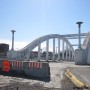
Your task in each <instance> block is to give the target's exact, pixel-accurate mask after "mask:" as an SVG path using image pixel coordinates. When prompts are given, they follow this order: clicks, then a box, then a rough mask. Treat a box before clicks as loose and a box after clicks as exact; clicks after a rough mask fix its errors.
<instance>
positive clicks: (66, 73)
mask: <svg viewBox="0 0 90 90" xmlns="http://www.w3.org/2000/svg"><path fill="white" fill-rule="evenodd" d="M65 75H66V76H67V77H68V78H69V79H70V80H71V82H72V83H73V84H74V85H75V86H76V87H81V88H87V85H85V84H84V83H83V82H81V81H80V80H78V79H77V77H76V76H74V75H73V74H72V73H71V72H70V70H69V68H68V69H67V70H66V72H65Z"/></svg>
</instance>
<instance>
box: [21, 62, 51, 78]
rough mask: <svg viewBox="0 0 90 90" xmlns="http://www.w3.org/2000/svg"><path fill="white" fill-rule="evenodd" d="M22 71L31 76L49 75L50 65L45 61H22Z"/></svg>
mask: <svg viewBox="0 0 90 90" xmlns="http://www.w3.org/2000/svg"><path fill="white" fill-rule="evenodd" d="M23 68H24V72H25V74H26V75H28V76H32V77H40V78H41V77H50V67H49V64H48V63H45V62H24V64H23Z"/></svg>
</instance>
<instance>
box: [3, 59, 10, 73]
mask: <svg viewBox="0 0 90 90" xmlns="http://www.w3.org/2000/svg"><path fill="white" fill-rule="evenodd" d="M2 71H4V72H9V71H10V61H8V60H4V61H3V62H2Z"/></svg>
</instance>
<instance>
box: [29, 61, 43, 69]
mask: <svg viewBox="0 0 90 90" xmlns="http://www.w3.org/2000/svg"><path fill="white" fill-rule="evenodd" d="M29 68H36V69H39V68H42V63H39V62H29Z"/></svg>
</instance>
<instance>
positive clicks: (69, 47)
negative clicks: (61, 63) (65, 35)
mask: <svg viewBox="0 0 90 90" xmlns="http://www.w3.org/2000/svg"><path fill="white" fill-rule="evenodd" d="M69 60H71V49H70V47H69Z"/></svg>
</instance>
